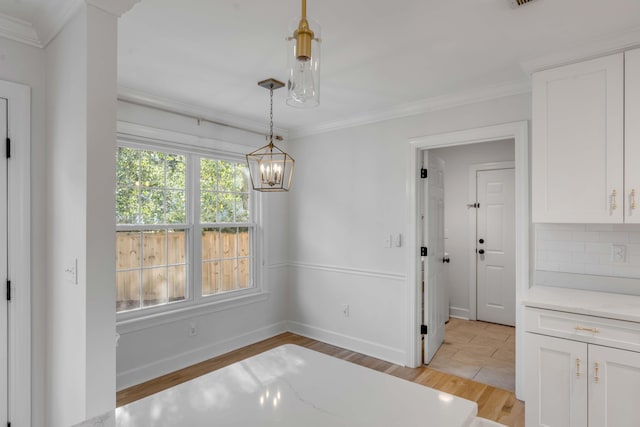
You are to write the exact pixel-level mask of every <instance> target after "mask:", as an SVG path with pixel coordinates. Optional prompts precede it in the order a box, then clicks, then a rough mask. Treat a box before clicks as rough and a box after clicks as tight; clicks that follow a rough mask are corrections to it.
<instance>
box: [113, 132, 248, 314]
mask: <svg viewBox="0 0 640 427" xmlns="http://www.w3.org/2000/svg"><path fill="white" fill-rule="evenodd" d="M116 177H117V182H116V222H117V227H116V311H117V312H119V313H122V312H133V313H135V312H144V313H148V312H150V311H159V310H166V309H168V308H167V307H169V306H175V305H178V306H180V307H182V306H185V305H189V304H191V305H193V304H201V303H203V302H211V301H215V300H217V299H224V298H225V297H227V296H229V295H231V294H233V296H236V295H237V294H239V293H240V294H241V293H242V292H243V291H244V292H246V291H248V290H251V289H254V288H255V280H254V276H255V274H254V270H255V268H254V264H255V263H254V259H255V254H254V252H255V251H254V241H255V238H254V236H255V229H256V225H255V223H254V221H253V216H254V213H253V211H254V210H255V209H252V203H253V200H252V198H251V193H250V191H249V174H248V169H247V166H246V165H245V164H244V162H243V161H241V160H240V159H233V158H216V157H215V156H213V155H207V154H203V153H201V152H179V151H172V150H168V149H164V148H162V149H160V148H155V147H154V148H149V147H138V146H135V145H131V146H129V145H125V144H121V146H120V147H119V148H118V151H117V174H116Z"/></svg>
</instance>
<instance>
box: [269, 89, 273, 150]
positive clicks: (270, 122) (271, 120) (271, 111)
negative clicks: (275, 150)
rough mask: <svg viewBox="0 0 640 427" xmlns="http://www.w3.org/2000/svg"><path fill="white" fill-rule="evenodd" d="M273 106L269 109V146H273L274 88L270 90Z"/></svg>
mask: <svg viewBox="0 0 640 427" xmlns="http://www.w3.org/2000/svg"><path fill="white" fill-rule="evenodd" d="M269 93H270V98H271V105H270V108H269V111H270V114H269V144H270V145H273V86H272V87H271V89H269Z"/></svg>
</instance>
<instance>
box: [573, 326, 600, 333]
mask: <svg viewBox="0 0 640 427" xmlns="http://www.w3.org/2000/svg"><path fill="white" fill-rule="evenodd" d="M576 331H585V332H593V333H594V334H599V333H600V329H598V328H585V327H583V326H576Z"/></svg>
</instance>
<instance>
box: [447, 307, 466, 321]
mask: <svg viewBox="0 0 640 427" xmlns="http://www.w3.org/2000/svg"><path fill="white" fill-rule="evenodd" d="M449 316H451V317H455V318H456V319H464V320H469V309H468V308H460V307H453V306H451V307H449Z"/></svg>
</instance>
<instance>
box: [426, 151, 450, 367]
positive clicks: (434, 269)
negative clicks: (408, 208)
mask: <svg viewBox="0 0 640 427" xmlns="http://www.w3.org/2000/svg"><path fill="white" fill-rule="evenodd" d="M423 153H424V154H423V156H424V157H423V165H426V168H427V171H428V178H427V179H426V180H423V182H424V181H426V183H425V185H423V190H424V198H423V200H425V201H426V203H423V207H422V208H423V215H422V218H423V227H422V230H423V239H422V240H423V246H426V247H427V257H425V258H423V281H424V286H423V289H424V291H423V323H424V324H425V325H427V327H428V332H427V335H426V338H425V340H424V341H423V342H424V346H425V348H424V363H429V362H430V361H431V359H432V358H433V356H434V355H435V354H436V351H438V348H439V347H440V345H441V344H442V342H443V341H444V323H445V321H446V318H447V311H448V310H449V307H448V306H446V307H445V306H444V305H445V304H446V302H445V300H444V296H445V295H446V293H445V292H444V286H446V283H445V281H444V273H445V270H444V264H443V259H444V161H443V160H442V159H440V158H439V157H436V156H434V155H429V152H428V151H426V150H425V151H424V152H423ZM447 305H448V304H447Z"/></svg>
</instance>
